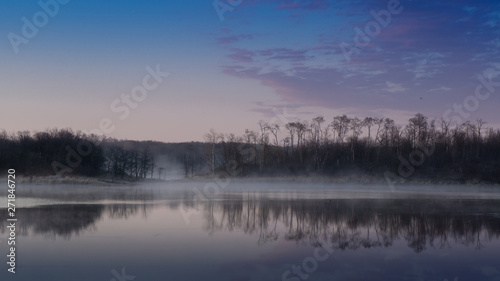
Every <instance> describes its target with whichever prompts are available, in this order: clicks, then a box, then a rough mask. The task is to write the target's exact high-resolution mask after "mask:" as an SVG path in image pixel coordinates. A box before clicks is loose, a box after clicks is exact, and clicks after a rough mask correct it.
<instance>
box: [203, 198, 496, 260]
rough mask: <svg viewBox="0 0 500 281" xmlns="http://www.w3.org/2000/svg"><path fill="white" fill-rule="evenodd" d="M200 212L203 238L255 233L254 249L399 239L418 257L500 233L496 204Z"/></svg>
mask: <svg viewBox="0 0 500 281" xmlns="http://www.w3.org/2000/svg"><path fill="white" fill-rule="evenodd" d="M203 210H204V212H203V214H204V220H205V226H204V227H205V229H206V231H208V233H211V234H213V233H215V232H218V231H233V230H235V229H238V230H242V231H243V232H245V233H248V234H253V233H258V237H259V238H258V243H259V244H261V243H266V242H269V241H275V240H277V239H279V238H280V237H281V238H282V239H285V240H294V241H297V242H304V241H312V242H314V241H317V240H319V239H325V240H326V239H327V240H329V241H331V242H332V243H333V244H334V247H335V248H337V249H340V250H346V249H351V250H356V249H358V248H360V247H362V248H373V247H389V246H391V245H392V244H393V242H394V241H395V240H399V239H404V240H405V241H406V243H407V245H408V247H410V248H412V249H413V250H414V251H415V252H421V251H423V250H425V249H426V248H428V247H432V248H436V247H438V248H443V247H451V246H452V245H453V244H462V245H467V246H474V247H475V248H478V249H479V248H482V247H484V246H485V244H487V243H488V242H490V241H492V240H498V238H499V234H500V216H499V214H500V206H499V205H498V201H495V200H491V201H490V200H479V201H477V200H450V201H442V200H294V201H286V200H246V201H244V200H232V201H221V202H207V203H206V204H205V205H204V206H203ZM280 225H281V226H283V227H281V229H280V227H278V226H280Z"/></svg>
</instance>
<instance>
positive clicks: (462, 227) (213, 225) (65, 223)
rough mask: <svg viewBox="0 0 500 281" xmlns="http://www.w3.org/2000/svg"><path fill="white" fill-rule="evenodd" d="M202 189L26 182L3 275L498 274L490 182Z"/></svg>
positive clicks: (0, 213) (498, 229) (497, 212)
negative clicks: (473, 187)
mask: <svg viewBox="0 0 500 281" xmlns="http://www.w3.org/2000/svg"><path fill="white" fill-rule="evenodd" d="M195 186H196V184H187V185H185V186H184V185H182V186H177V187H176V188H170V187H168V186H163V185H155V186H141V187H138V186H135V187H106V188H104V187H92V188H90V189H88V188H87V187H72V188H73V189H72V190H68V189H67V187H44V186H29V187H23V188H20V190H19V200H21V201H20V203H22V205H23V206H21V207H20V208H19V209H18V210H17V218H18V228H17V257H18V260H17V267H16V271H17V273H16V274H15V275H14V274H10V273H8V272H7V266H6V263H3V264H4V266H3V269H2V271H1V272H0V279H1V280H52V281H57V280H75V281H77V280H113V279H115V281H118V280H120V278H121V280H176V281H177V280H179V281H181V280H219V281H220V280H228V281H229V280H232V281H240V280H256V281H257V280H293V281H297V280H398V281H399V280H425V281H427V280H440V281H443V280H445V279H448V280H450V281H451V280H454V279H455V278H458V280H500V263H499V262H498V253H499V252H500V242H499V235H500V204H499V203H500V199H499V197H498V194H496V193H495V192H492V191H491V190H483V191H481V192H479V191H477V192H465V191H463V190H462V191H460V192H453V189H443V190H440V191H435V192H430V191H432V190H433V189H431V188H430V189H429V190H428V191H429V192H414V191H415V190H403V191H401V192H386V191H384V190H379V189H376V188H375V189H374V188H372V187H366V186H364V187H359V188H358V189H353V187H352V186H342V187H338V186H337V187H334V188H332V187H331V186H329V187H328V186H326V187H325V186H323V187H320V188H311V186H307V185H306V184H302V186H301V187H300V185H299V186H294V185H288V186H289V188H287V185H282V184H280V185H276V184H274V185H273V184H271V185H270V186H268V187H267V188H266V187H262V186H259V187H256V188H249V185H245V186H244V187H241V186H240V187H241V188H233V189H227V190H224V191H223V192H220V193H217V194H216V195H215V196H213V197H210V198H200V196H198V197H196V196H195V194H196V193H197V192H196V189H193V187H195ZM250 186H251V184H250ZM64 188H66V189H64ZM62 190H64V192H62ZM455 191H456V190H455ZM443 194H445V195H446V196H443ZM6 219H7V212H6V210H5V208H2V209H0V220H2V221H4V222H5V221H6ZM7 235H8V233H7V229H6V223H3V224H2V226H1V228H0V239H1V240H2V241H1V242H0V245H1V246H0V251H1V254H2V256H4V258H3V259H4V260H5V262H6V261H7V258H6V254H7V242H6V241H7V240H6V238H7ZM299 266H300V268H299ZM124 273H125V275H122V274H124ZM116 274H118V277H117V276H116ZM120 275H121V277H119V276H120ZM124 276H125V277H124Z"/></svg>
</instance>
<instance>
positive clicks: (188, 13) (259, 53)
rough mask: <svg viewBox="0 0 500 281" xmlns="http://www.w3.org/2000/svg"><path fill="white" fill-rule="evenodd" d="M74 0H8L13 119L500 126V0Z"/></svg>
mask: <svg viewBox="0 0 500 281" xmlns="http://www.w3.org/2000/svg"><path fill="white" fill-rule="evenodd" d="M64 2H68V1H67V0H66V1H63V0H60V2H56V0H42V2H41V3H46V5H45V6H44V5H40V4H39V3H38V2H37V1H2V3H0V11H2V14H1V15H0V16H1V17H2V18H3V19H4V20H3V21H2V23H3V24H2V25H1V26H0V31H1V33H2V34H4V37H3V38H4V39H3V40H2V41H1V42H2V43H1V44H0V60H1V61H2V63H1V66H0V77H1V78H0V81H1V85H2V88H1V100H2V103H1V104H2V107H1V110H0V129H6V130H7V131H18V130H44V129H46V128H52V127H57V128H65V127H71V128H73V129H75V130H86V131H91V130H95V129H99V128H100V127H101V128H102V129H105V130H104V131H106V132H105V133H106V135H108V136H111V137H117V138H127V139H139V140H145V139H152V140H159V141H191V140H201V139H202V136H203V134H204V133H205V132H207V131H208V130H209V129H210V128H214V129H216V130H218V131H220V132H225V133H235V134H242V133H243V132H244V130H245V129H246V128H248V129H256V128H257V122H258V121H259V120H264V121H267V122H274V121H275V122H278V123H280V122H281V123H282V122H283V121H294V120H296V119H302V120H310V119H311V118H313V117H315V116H318V115H323V116H324V117H325V118H326V119H327V120H328V121H331V120H332V118H333V116H335V115H339V114H347V115H348V116H352V117H354V116H358V117H365V116H373V117H391V118H393V119H395V120H396V122H397V123H399V124H402V125H404V124H405V123H406V121H407V120H408V119H409V118H410V117H411V116H412V115H414V114H415V113H417V112H421V113H423V114H424V115H426V116H429V117H431V118H437V119H439V118H441V117H443V116H446V117H447V118H452V119H454V120H457V121H458V120H460V121H465V120H476V119H478V118H483V119H484V120H485V121H487V122H488V124H487V125H489V126H493V127H495V128H498V127H500V115H499V114H498V108H500V97H499V96H500V83H499V82H500V53H499V50H500V3H499V2H498V1H472V0H468V1H464V0H455V1H451V0H450V1H428V0H425V1H410V0H401V1H396V0H390V1H385V0H384V1H382V0H380V1H327V0H307V1H288V0H281V1H279V0H260V1H259V0H242V1H237V0H232V1H227V0H220V2H217V1H216V2H214V3H216V4H218V5H216V6H217V7H218V8H219V9H222V10H219V11H217V10H216V8H215V7H214V5H213V3H212V1H159V0H158V1H107V2H106V3H101V2H100V1H76V0H73V1H69V2H68V3H66V4H62V3H64ZM54 4H55V5H54ZM224 7H226V8H230V9H227V10H224ZM26 22H28V23H26ZM33 27H34V28H35V30H36V31H34V29H33ZM148 66H149V67H150V71H148V70H146V68H147V67H148ZM157 66H158V68H159V71H160V72H168V73H169V75H168V76H167V75H166V74H162V75H163V76H162V75H160V76H159V77H158V76H157V77H156V78H157V79H154V78H155V77H153V76H151V74H149V73H150V72H151V71H152V70H151V69H153V70H154V69H156V68H157ZM148 75H149V76H151V77H149V76H148ZM479 77H482V78H479ZM143 80H145V81H146V82H147V83H146V87H145V85H144V82H143ZM481 80H482V82H481ZM488 81H491V82H490V83H488ZM495 81H498V82H495ZM145 88H149V90H146V91H147V93H146V94H143V93H141V89H142V90H144V89H145ZM477 89H478V92H477V93H476V90H477ZM133 91H135V93H136V99H135V100H134V99H133V98H129V99H128V101H127V98H126V97H123V96H126V95H129V96H130V94H131V92H133ZM124 107H126V108H124ZM284 113H285V114H284Z"/></svg>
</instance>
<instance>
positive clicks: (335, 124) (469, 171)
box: [0, 113, 500, 183]
mask: <svg viewBox="0 0 500 281" xmlns="http://www.w3.org/2000/svg"><path fill="white" fill-rule="evenodd" d="M203 140H204V142H187V143H164V142H157V141H130V140H116V139H112V138H106V137H102V136H96V135H86V134H84V133H82V132H74V131H72V130H71V129H51V130H47V131H43V132H29V131H20V132H17V133H7V132H5V131H0V168H1V169H3V170H6V169H10V168H14V169H16V170H17V171H18V172H19V173H21V174H25V175H54V174H59V175H61V174H72V175H81V176H88V177H111V178H120V179H144V178H157V179H165V171H166V170H168V169H171V168H172V167H174V166H175V168H176V169H179V170H180V172H181V173H182V175H183V177H186V178H191V177H198V176H216V175H217V176H230V177H286V176H304V177H307V176H322V177H331V178H343V177H346V176H351V177H353V178H357V179H360V178H362V177H367V178H371V179H378V180H384V181H388V182H393V183H394V182H404V181H407V180H409V181H412V180H428V181H430V182H436V183H439V182H443V183H499V182H500V130H499V129H494V128H491V127H488V126H487V123H486V122H485V121H483V120H482V119H478V120H476V121H475V122H471V121H466V122H464V123H462V124H458V125H457V124H452V121H451V120H444V119H441V120H435V119H429V118H428V117H426V116H424V115H423V114H420V113H418V114H416V115H415V116H413V117H412V118H410V119H409V120H408V122H407V124H404V125H399V124H396V123H395V122H394V120H392V119H390V118H374V117H366V118H358V117H348V116H346V115H341V116H335V117H333V118H332V119H330V120H327V119H325V118H324V117H323V116H318V117H316V118H313V119H312V120H310V121H296V122H289V123H287V124H277V123H272V124H271V123H266V122H263V121H260V122H259V123H258V130H249V129H246V130H244V133H243V134H242V135H235V134H224V133H220V132H217V131H216V130H214V129H211V130H210V131H209V132H208V133H206V134H205V135H204V136H203Z"/></svg>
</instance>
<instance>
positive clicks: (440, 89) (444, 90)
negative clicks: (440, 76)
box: [429, 86, 452, 92]
mask: <svg viewBox="0 0 500 281" xmlns="http://www.w3.org/2000/svg"><path fill="white" fill-rule="evenodd" d="M451 90H452V88H450V87H445V86H441V87H439V88H434V89H430V90H429V92H447V91H451Z"/></svg>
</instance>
